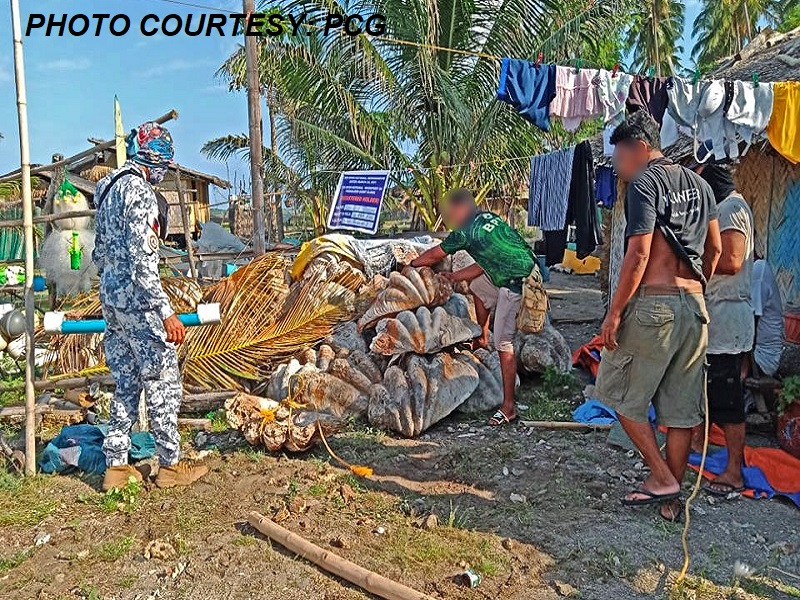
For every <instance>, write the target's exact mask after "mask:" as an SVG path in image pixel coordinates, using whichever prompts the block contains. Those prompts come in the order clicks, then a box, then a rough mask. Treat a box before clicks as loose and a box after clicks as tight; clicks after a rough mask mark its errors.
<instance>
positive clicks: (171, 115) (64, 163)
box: [0, 0, 178, 183]
mask: <svg viewBox="0 0 800 600" xmlns="http://www.w3.org/2000/svg"><path fill="white" fill-rule="evenodd" d="M12 2H13V0H12ZM177 118H178V111H177V110H174V109H173V110H171V111H169V112H167V113H164V114H163V115H161V116H160V117H158V118H157V119H153V120H154V121H155V122H156V123H158V124H159V125H163V124H164V123H166V122H167V121H172V120H174V119H177ZM115 143H116V140H110V141H108V142H103V143H102V144H97V145H96V146H92V147H91V148H89V149H88V150H84V151H83V152H78V154H75V155H73V156H69V157H67V158H65V159H64V160H60V161H58V162H54V163H50V164H49V165H41V166H38V167H35V168H33V169H31V175H36V174H37V173H43V172H45V171H50V170H52V169H55V168H57V167H69V165H71V164H72V163H74V162H75V161H77V160H80V159H82V158H86V157H87V156H91V155H92V154H94V153H96V152H102V151H103V150H108V149H109V148H113V147H114V144H115ZM21 174H22V171H21V170H20V169H17V170H16V171H13V172H12V173H9V174H8V175H5V176H4V177H0V183H6V182H8V181H14V180H15V179H18V178H19V176H20V175H21Z"/></svg>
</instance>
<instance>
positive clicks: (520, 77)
mask: <svg viewBox="0 0 800 600" xmlns="http://www.w3.org/2000/svg"><path fill="white" fill-rule="evenodd" d="M555 96H556V66H555V65H536V64H535V63H532V62H529V61H527V60H518V59H515V58H504V59H503V60H502V62H501V64H500V82H499V84H498V86H497V98H498V100H502V101H503V102H506V103H508V104H510V105H511V106H513V107H514V109H515V110H516V111H517V112H518V113H519V114H520V116H521V117H523V118H524V119H526V120H528V121H530V122H531V123H533V124H534V125H536V126H537V127H539V128H540V129H543V130H544V131H549V130H550V103H551V102H552V100H553V98H555Z"/></svg>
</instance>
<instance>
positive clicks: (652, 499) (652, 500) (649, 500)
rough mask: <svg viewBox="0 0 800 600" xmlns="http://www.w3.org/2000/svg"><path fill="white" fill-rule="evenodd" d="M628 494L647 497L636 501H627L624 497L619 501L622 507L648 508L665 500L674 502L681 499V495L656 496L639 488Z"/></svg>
mask: <svg viewBox="0 0 800 600" xmlns="http://www.w3.org/2000/svg"><path fill="white" fill-rule="evenodd" d="M630 494H641V495H642V496H647V497H646V498H637V499H636V500H628V499H626V498H625V497H622V498H621V499H620V502H622V506H648V505H650V504H659V503H660V502H664V501H665V500H675V499H676V498H680V497H681V493H680V492H679V491H678V492H673V493H672V494H656V493H655V492H651V491H650V490H646V489H644V488H639V489H638V490H634V491H632V492H630V493H629V494H628V495H630Z"/></svg>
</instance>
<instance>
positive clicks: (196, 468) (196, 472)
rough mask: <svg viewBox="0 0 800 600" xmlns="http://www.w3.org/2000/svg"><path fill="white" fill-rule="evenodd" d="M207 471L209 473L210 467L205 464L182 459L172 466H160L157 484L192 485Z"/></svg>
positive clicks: (159, 485) (164, 486) (163, 486)
mask: <svg viewBox="0 0 800 600" xmlns="http://www.w3.org/2000/svg"><path fill="white" fill-rule="evenodd" d="M206 473H208V467H207V466H205V465H193V464H191V463H188V462H185V461H181V462H179V463H178V464H177V465H173V466H171V467H159V469H158V475H156V485H157V486H158V487H160V488H171V487H176V486H181V485H191V484H193V483H194V482H195V481H197V480H198V479H200V478H201V477H202V476H203V475H205V474H206Z"/></svg>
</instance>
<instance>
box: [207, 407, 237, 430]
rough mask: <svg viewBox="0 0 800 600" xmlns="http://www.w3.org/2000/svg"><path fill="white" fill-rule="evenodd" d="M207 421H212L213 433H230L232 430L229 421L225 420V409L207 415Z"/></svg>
mask: <svg viewBox="0 0 800 600" xmlns="http://www.w3.org/2000/svg"><path fill="white" fill-rule="evenodd" d="M206 419H211V431H212V432H214V433H221V432H223V431H228V429H230V428H231V426H230V425H228V419H226V418H225V410H224V409H221V408H220V409H219V410H212V411H211V412H210V413H208V414H207V415H206Z"/></svg>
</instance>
